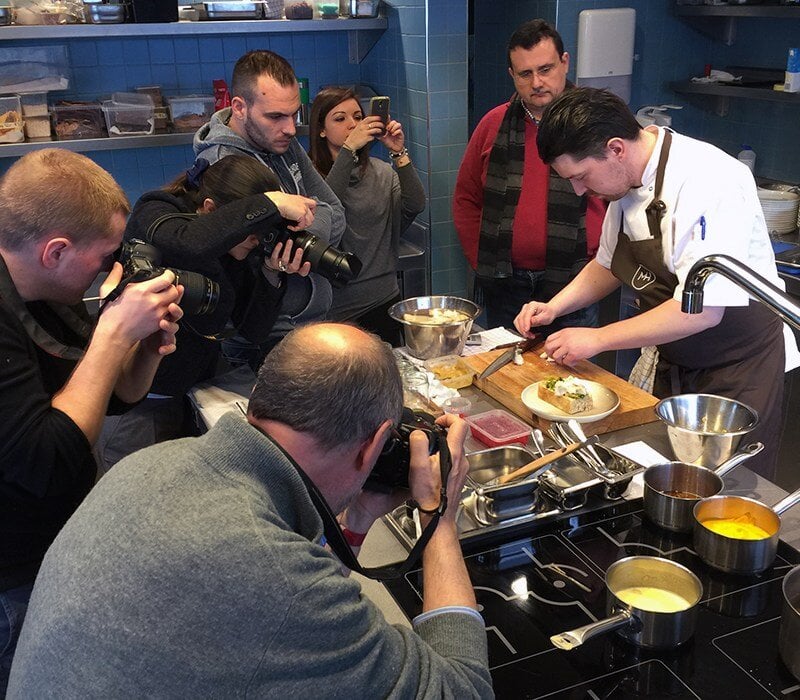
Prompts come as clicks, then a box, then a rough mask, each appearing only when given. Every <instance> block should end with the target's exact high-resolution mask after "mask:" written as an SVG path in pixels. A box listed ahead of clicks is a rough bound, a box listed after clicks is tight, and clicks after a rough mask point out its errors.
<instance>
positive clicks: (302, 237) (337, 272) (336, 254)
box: [261, 221, 362, 287]
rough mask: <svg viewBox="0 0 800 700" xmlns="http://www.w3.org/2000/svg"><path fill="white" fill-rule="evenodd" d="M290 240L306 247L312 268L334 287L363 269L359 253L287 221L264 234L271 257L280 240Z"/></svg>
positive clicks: (306, 259)
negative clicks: (336, 244) (292, 225)
mask: <svg viewBox="0 0 800 700" xmlns="http://www.w3.org/2000/svg"><path fill="white" fill-rule="evenodd" d="M290 223H291V222H290V221H287V222H286V224H290ZM288 240H291V241H292V243H293V245H294V248H293V250H296V249H297V248H300V249H301V250H302V251H303V262H310V263H311V271H312V272H316V273H317V274H319V275H322V276H323V277H325V278H326V279H327V280H328V281H329V282H330V283H331V284H332V285H333V286H334V287H344V286H345V285H346V284H347V283H348V282H351V281H352V280H354V279H355V278H356V277H358V274H359V273H360V272H361V267H362V264H361V260H359V259H358V256H357V255H356V254H355V253H348V252H345V251H342V250H339V249H338V248H334V247H333V246H332V245H328V244H327V243H326V242H325V241H323V240H322V239H320V238H317V236H315V235H314V234H313V233H309V232H308V231H292V230H290V229H289V228H288V227H287V226H286V225H284V226H280V227H276V228H275V229H273V230H272V231H269V232H268V233H265V234H262V236H261V249H262V252H263V254H264V255H265V256H266V257H269V256H270V255H272V251H273V250H274V248H275V246H276V245H277V244H278V243H285V242H286V241H288ZM293 254H294V253H293Z"/></svg>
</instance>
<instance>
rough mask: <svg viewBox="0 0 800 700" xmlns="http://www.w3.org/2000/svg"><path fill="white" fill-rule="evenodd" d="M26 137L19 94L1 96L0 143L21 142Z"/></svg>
mask: <svg viewBox="0 0 800 700" xmlns="http://www.w3.org/2000/svg"><path fill="white" fill-rule="evenodd" d="M24 138H25V134H24V133H23V130H22V107H21V106H20V100H19V95H11V96H9V97H0V143H19V142H20V141H22V140H23V139H24Z"/></svg>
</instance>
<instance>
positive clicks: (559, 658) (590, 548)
mask: <svg viewBox="0 0 800 700" xmlns="http://www.w3.org/2000/svg"><path fill="white" fill-rule="evenodd" d="M640 508H641V502H640V501H634V502H632V503H630V504H626V505H623V506H619V505H616V506H614V507H613V508H612V509H610V510H609V511H605V512H602V511H601V512H595V513H590V514H589V515H588V516H584V517H581V518H580V519H579V518H572V519H568V520H561V521H559V522H554V523H551V524H549V525H545V526H541V525H540V526H538V527H537V528H536V530H535V532H533V533H532V534H531V535H530V536H529V537H518V538H517V539H514V540H513V541H509V542H507V543H504V544H499V545H485V547H484V548H483V549H481V548H480V547H478V546H476V547H473V549H472V550H467V551H466V552H465V559H466V562H467V567H468V569H469V574H470V577H471V579H472V583H473V585H474V587H475V593H476V596H477V600H478V604H479V605H480V607H481V613H482V614H483V617H484V620H485V621H486V632H487V637H488V640H489V664H490V667H491V671H492V678H493V681H494V688H495V692H496V694H497V697H498V698H570V699H573V698H574V699H577V698H592V699H599V698H643V697H646V698H701V699H703V700H705V699H711V698H720V699H725V700H729V699H733V698H737V699H738V698H743V699H746V700H757V699H759V698H766V699H768V698H780V699H782V700H784V699H787V698H796V699H800V682H798V681H797V680H796V679H795V678H794V677H793V676H792V675H791V674H790V673H789V672H788V671H787V670H786V668H785V666H784V665H783V663H782V662H781V660H780V657H779V656H778V628H779V622H780V620H779V618H780V611H781V599H782V595H781V581H782V579H783V576H784V575H785V574H786V573H787V572H788V571H789V569H790V568H791V567H792V566H793V565H795V564H797V563H800V553H798V552H797V551H795V550H794V549H792V548H791V547H789V546H788V545H786V544H784V543H783V542H781V544H780V546H779V548H778V556H777V558H776V560H775V563H774V564H773V566H772V567H771V568H770V569H768V570H767V571H765V572H764V573H762V574H759V575H756V576H750V577H742V576H728V575H725V574H721V573H718V572H715V571H714V570H712V569H710V568H709V567H707V566H706V565H705V564H704V563H703V562H702V561H701V560H700V559H699V558H698V557H697V555H696V554H695V553H694V551H693V550H692V542H691V536H690V535H674V534H672V533H668V532H666V531H664V530H661V529H659V528H657V527H655V526H654V525H652V524H651V523H650V522H648V521H647V520H645V519H644V518H643V516H642V513H641V510H639V509H640ZM626 510H627V511H629V512H624V511H626ZM633 555H649V556H660V557H665V558H667V559H672V560H675V561H678V562H680V563H681V564H684V565H685V566H687V567H689V568H690V569H691V570H692V571H694V573H695V574H697V576H698V577H699V578H700V580H701V581H702V583H703V591H704V594H703V599H702V601H701V603H700V606H699V614H698V619H697V627H696V630H695V633H694V636H693V637H692V639H690V640H689V641H688V642H687V643H686V644H684V645H682V646H681V647H679V648H677V649H674V650H670V651H647V650H644V649H641V648H639V647H636V646H634V645H633V644H631V643H629V642H627V641H625V640H624V639H623V638H622V637H620V636H619V635H617V634H616V633H615V632H610V633H607V634H605V635H603V636H600V637H596V638H594V639H590V640H588V641H587V642H585V643H584V644H583V645H582V646H580V647H578V648H576V649H573V650H572V651H562V650H560V649H556V648H555V647H553V645H552V644H551V643H550V636H551V635H553V634H556V633H558V632H562V631H565V630H569V629H572V628H575V627H579V626H581V625H585V624H587V623H589V622H592V621H594V620H598V619H602V618H603V617H605V601H606V593H605V583H604V572H605V570H606V568H607V567H608V566H609V565H610V564H611V563H612V562H614V561H616V560H617V559H621V558H622V557H626V556H633ZM421 586H422V577H421V572H420V571H419V570H416V571H412V572H410V573H409V574H408V575H407V576H406V577H405V578H404V579H400V580H398V581H394V582H389V583H387V587H388V589H389V591H390V592H391V594H392V595H393V596H394V598H395V599H396V600H397V602H398V604H399V605H400V606H401V607H402V608H403V610H404V611H405V613H406V614H407V615H408V616H409V617H413V616H414V615H417V614H419V612H420V610H421ZM798 644H800V640H798Z"/></svg>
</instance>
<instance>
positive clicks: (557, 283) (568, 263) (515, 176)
mask: <svg viewBox="0 0 800 700" xmlns="http://www.w3.org/2000/svg"><path fill="white" fill-rule="evenodd" d="M524 167H525V111H524V109H523V106H522V100H520V97H519V95H518V94H516V93H514V96H513V97H512V98H511V103H510V104H509V106H508V109H507V110H506V114H505V116H504V117H503V121H502V122H501V124H500V128H499V129H498V131H497V137H496V138H495V140H494V145H493V146H492V152H491V154H490V155H489V166H488V169H487V173H486V184H485V185H484V189H483V212H482V216H481V231H480V238H479V239H478V267H477V270H476V272H477V275H478V277H480V278H481V279H485V280H491V279H496V278H504V277H511V276H512V274H513V269H512V266H511V239H512V227H513V225H514V215H515V213H516V209H517V203H518V202H519V195H520V191H521V189H522V173H523V169H524ZM547 224H548V225H547V251H546V258H545V275H544V280H543V281H544V284H545V285H546V286H547V287H548V288H552V290H553V291H552V293H553V294H555V293H556V292H557V291H558V290H559V289H561V287H563V286H564V285H565V284H566V283H567V282H568V281H569V280H570V279H571V278H572V277H573V276H574V275H575V273H576V272H577V270H579V269H580V267H582V266H583V263H584V262H585V261H586V259H587V253H586V197H578V195H576V194H575V191H574V190H573V189H572V186H571V185H570V184H569V181H568V180H564V179H563V178H561V177H559V176H558V174H557V173H556V172H555V171H554V170H553V169H552V168H551V169H550V184H549V192H548V197H547ZM576 263H581V264H580V266H576Z"/></svg>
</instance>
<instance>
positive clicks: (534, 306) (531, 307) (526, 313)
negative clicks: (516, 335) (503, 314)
mask: <svg viewBox="0 0 800 700" xmlns="http://www.w3.org/2000/svg"><path fill="white" fill-rule="evenodd" d="M555 320H556V313H555V311H554V310H553V309H552V308H551V306H550V305H549V304H545V303H544V302H541V301H530V302H528V303H527V304H525V305H524V306H523V307H522V308H521V309H520V311H519V313H518V314H517V317H516V318H515V319H514V326H515V327H516V329H517V330H518V331H519V332H520V333H521V334H522V335H524V336H525V337H526V338H535V337H536V333H535V332H534V331H532V330H531V329H532V328H534V327H535V326H548V325H550V324H551V323H552V322H553V321H555Z"/></svg>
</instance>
